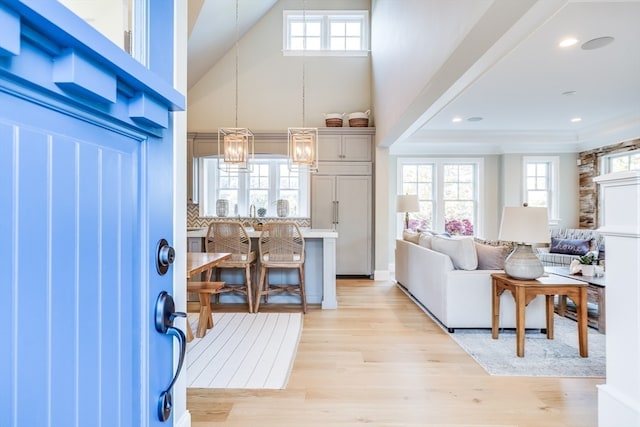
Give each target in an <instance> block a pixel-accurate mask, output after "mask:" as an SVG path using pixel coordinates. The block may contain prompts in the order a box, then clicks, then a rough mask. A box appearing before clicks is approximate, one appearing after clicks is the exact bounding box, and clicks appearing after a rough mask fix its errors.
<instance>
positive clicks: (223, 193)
mask: <svg viewBox="0 0 640 427" xmlns="http://www.w3.org/2000/svg"><path fill="white" fill-rule="evenodd" d="M201 165H202V168H201V173H202V176H203V177H205V179H206V182H205V185H204V186H203V194H202V202H201V203H202V206H203V214H204V216H216V209H215V207H216V200H217V199H227V200H229V207H230V209H229V210H230V212H229V214H230V215H238V214H239V215H242V216H245V215H247V216H248V214H249V206H250V205H252V204H253V205H254V206H255V207H256V211H257V210H258V209H260V208H265V209H267V215H268V216H274V217H275V216H276V204H275V201H276V200H277V199H279V198H283V199H287V200H288V201H289V215H290V216H293V215H296V216H306V215H307V212H306V210H307V206H306V204H307V203H308V199H307V195H306V193H305V194H303V193H302V192H303V191H305V192H306V191H308V187H307V185H308V183H307V182H306V181H304V180H303V179H301V177H300V175H299V173H298V172H291V171H289V170H288V167H287V161H286V160H284V159H277V160H260V161H257V162H256V163H254V164H253V165H252V166H253V167H252V171H251V172H250V173H239V171H238V170H237V169H236V170H231V171H224V170H219V169H218V167H217V160H216V159H212V158H207V159H203V161H202V163H201ZM301 185H304V187H305V188H304V189H303V188H301ZM301 203H304V205H303V206H301V205H300V204H301Z"/></svg>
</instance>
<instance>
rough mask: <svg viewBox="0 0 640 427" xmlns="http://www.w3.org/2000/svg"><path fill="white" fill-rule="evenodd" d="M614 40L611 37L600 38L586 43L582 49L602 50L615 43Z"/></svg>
mask: <svg viewBox="0 0 640 427" xmlns="http://www.w3.org/2000/svg"><path fill="white" fill-rule="evenodd" d="M614 40H615V39H614V38H613V37H611V36H605V37H598V38H595V39H591V40H589V41H586V42H584V43H583V44H582V46H580V47H581V48H582V49H584V50H593V49H600V48H601V47H605V46H606V45H608V44H609V43H613V41H614Z"/></svg>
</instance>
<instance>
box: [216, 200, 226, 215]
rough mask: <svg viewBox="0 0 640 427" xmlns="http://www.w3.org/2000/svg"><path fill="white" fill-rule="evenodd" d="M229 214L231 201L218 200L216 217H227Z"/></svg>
mask: <svg viewBox="0 0 640 427" xmlns="http://www.w3.org/2000/svg"><path fill="white" fill-rule="evenodd" d="M228 214H229V201H228V200H227V199H218V200H216V215H218V216H219V217H225V216H227V215H228Z"/></svg>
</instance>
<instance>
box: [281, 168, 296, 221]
mask: <svg viewBox="0 0 640 427" xmlns="http://www.w3.org/2000/svg"><path fill="white" fill-rule="evenodd" d="M278 182H279V188H278V197H277V198H278V199H285V200H288V201H289V215H290V216H298V215H299V212H300V207H299V205H300V173H299V171H291V170H289V167H288V166H287V164H286V162H285V163H282V164H280V165H279V179H278Z"/></svg>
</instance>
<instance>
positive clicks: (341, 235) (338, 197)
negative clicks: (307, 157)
mask: <svg viewBox="0 0 640 427" xmlns="http://www.w3.org/2000/svg"><path fill="white" fill-rule="evenodd" d="M364 165H366V166H365V167H362V165H350V164H344V165H337V164H333V165H329V167H326V168H325V169H324V170H323V168H322V166H320V170H319V171H318V173H317V174H315V175H313V177H312V180H311V194H312V196H311V227H312V228H320V229H333V230H336V231H337V232H338V239H337V241H336V274H337V275H357V276H372V258H373V255H372V252H373V251H372V248H373V244H372V177H371V164H370V163H365V164H364ZM351 166H353V167H351ZM354 171H355V173H361V174H359V175H357V174H354Z"/></svg>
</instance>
